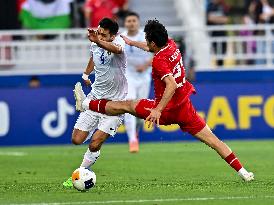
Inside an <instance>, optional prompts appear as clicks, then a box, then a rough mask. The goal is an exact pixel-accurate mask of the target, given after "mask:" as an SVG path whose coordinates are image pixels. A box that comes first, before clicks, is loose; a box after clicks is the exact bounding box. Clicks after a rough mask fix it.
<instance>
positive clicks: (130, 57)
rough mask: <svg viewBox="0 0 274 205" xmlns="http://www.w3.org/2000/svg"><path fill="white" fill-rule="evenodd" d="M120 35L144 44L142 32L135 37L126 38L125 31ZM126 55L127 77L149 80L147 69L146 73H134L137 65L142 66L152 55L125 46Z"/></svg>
mask: <svg viewBox="0 0 274 205" xmlns="http://www.w3.org/2000/svg"><path fill="white" fill-rule="evenodd" d="M122 35H124V36H126V37H128V38H129V39H131V40H133V41H141V42H145V41H146V39H145V33H144V32H143V31H139V32H138V33H137V34H136V35H135V36H128V34H127V31H125V32H124V33H123V34H122ZM126 55H127V75H128V76H131V77H133V78H137V79H136V80H138V79H143V78H144V77H145V78H146V79H147V78H148V79H149V76H150V75H151V69H147V70H146V71H144V72H142V73H140V72H137V71H136V66H137V65H142V64H144V63H145V62H146V61H148V60H149V59H151V58H152V54H150V53H148V52H146V51H144V50H142V49H140V48H136V47H134V46H129V45H126Z"/></svg>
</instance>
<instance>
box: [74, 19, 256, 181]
mask: <svg viewBox="0 0 274 205" xmlns="http://www.w3.org/2000/svg"><path fill="white" fill-rule="evenodd" d="M144 32H145V34H146V43H144V42H136V41H131V40H129V39H127V38H126V37H123V38H124V40H125V42H126V43H127V44H129V45H131V46H136V47H138V48H141V49H143V50H146V51H150V52H153V53H154V58H153V62H152V78H153V81H154V92H155V99H154V100H149V99H141V100H136V101H133V100H130V101H109V100H107V99H101V100H89V99H86V100H83V99H81V98H80V95H77V93H75V96H76V101H78V104H79V103H80V104H81V105H82V107H83V108H84V109H90V110H92V111H95V112H100V113H103V114H107V115H120V114H124V113H130V114H132V115H135V116H137V117H139V118H142V119H146V121H148V122H149V124H148V126H151V125H152V124H154V123H155V124H157V125H158V126H159V125H170V124H178V125H179V126H180V128H181V129H182V131H184V132H188V133H190V134H191V135H193V136H194V137H196V138H197V139H199V140H200V141H202V142H204V143H205V144H207V145H208V146H209V147H211V148H212V149H214V150H215V151H216V152H217V153H218V154H219V155H220V156H221V157H222V158H223V159H224V160H225V161H226V162H227V163H228V164H229V165H230V166H231V167H232V168H234V169H235V170H236V171H237V172H238V174H239V176H240V177H241V178H242V179H243V180H245V181H251V180H253V179H254V174H253V173H252V172H248V171H247V170H246V169H245V168H243V166H242V165H241V163H240V161H239V160H238V158H237V157H236V156H235V154H234V153H233V152H232V151H231V149H230V148H229V147H228V146H227V145H226V144H225V143H224V142H222V141H221V140H219V139H218V138H217V136H215V135H214V134H213V133H212V131H211V130H210V128H209V127H208V126H207V125H206V123H205V121H204V120H203V119H202V118H201V117H200V116H199V115H198V113H197V112H196V110H195V108H194V107H193V105H192V103H191V100H190V98H189V97H190V95H191V94H193V93H195V89H194V87H193V86H192V84H191V83H189V82H188V81H187V80H186V79H185V69H184V66H183V63H182V56H181V53H180V51H179V50H178V49H177V47H176V44H175V42H174V41H173V40H172V39H169V38H168V33H167V30H166V28H165V27H164V26H163V25H162V24H161V23H159V21H157V20H149V21H148V22H147V24H146V26H145V29H144Z"/></svg>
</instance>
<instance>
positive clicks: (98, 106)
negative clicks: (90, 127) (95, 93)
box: [89, 99, 109, 114]
mask: <svg viewBox="0 0 274 205" xmlns="http://www.w3.org/2000/svg"><path fill="white" fill-rule="evenodd" d="M108 101H109V100H105V99H102V100H91V101H90V103H89V109H90V110H92V111H95V112H99V113H102V114H106V104H107V102H108Z"/></svg>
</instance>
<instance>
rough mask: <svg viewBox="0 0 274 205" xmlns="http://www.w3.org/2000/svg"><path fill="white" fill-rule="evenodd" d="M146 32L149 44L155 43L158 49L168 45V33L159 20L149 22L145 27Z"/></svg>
mask: <svg viewBox="0 0 274 205" xmlns="http://www.w3.org/2000/svg"><path fill="white" fill-rule="evenodd" d="M144 32H145V33H146V39H147V40H148V42H152V41H153V42H154V43H155V44H156V46H157V47H163V46H165V45H166V44H167V41H168V33H167V30H166V28H165V26H164V25H163V24H161V23H160V22H159V21H158V20H157V19H154V20H148V21H147V24H146V25H145V29H144Z"/></svg>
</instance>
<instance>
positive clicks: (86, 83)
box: [83, 79, 92, 86]
mask: <svg viewBox="0 0 274 205" xmlns="http://www.w3.org/2000/svg"><path fill="white" fill-rule="evenodd" d="M83 81H84V83H85V85H86V86H90V85H91V84H92V83H91V80H90V79H88V80H84V79H83Z"/></svg>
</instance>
